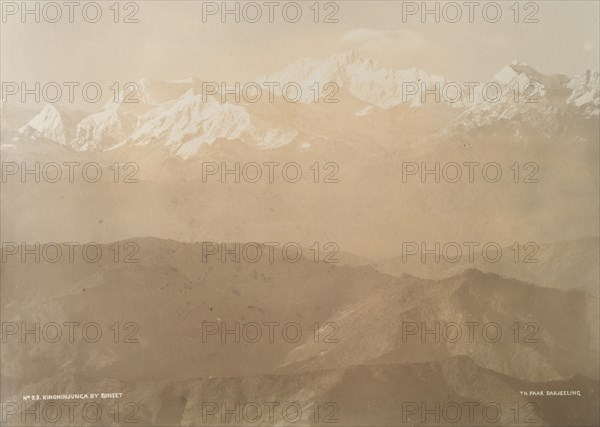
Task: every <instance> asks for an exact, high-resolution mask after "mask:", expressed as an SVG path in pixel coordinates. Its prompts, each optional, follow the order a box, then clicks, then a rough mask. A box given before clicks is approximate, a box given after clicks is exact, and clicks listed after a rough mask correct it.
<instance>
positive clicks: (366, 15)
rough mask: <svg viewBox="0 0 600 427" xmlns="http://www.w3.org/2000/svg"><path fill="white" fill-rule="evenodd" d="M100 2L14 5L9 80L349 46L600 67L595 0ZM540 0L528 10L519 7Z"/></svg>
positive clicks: (436, 66)
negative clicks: (251, 9) (437, 6)
mask: <svg viewBox="0 0 600 427" xmlns="http://www.w3.org/2000/svg"><path fill="white" fill-rule="evenodd" d="M17 3H18V4H20V3H21V2H17ZM58 3H62V2H58ZM100 3H102V4H103V13H104V14H103V17H102V19H101V20H100V22H98V23H96V24H90V23H87V22H85V21H84V20H83V19H81V12H80V11H76V12H75V21H76V22H75V23H69V22H68V21H67V17H66V15H65V16H63V19H62V20H61V21H60V22H59V23H47V22H41V23H39V24H38V23H35V22H32V19H33V18H31V17H30V18H28V19H29V22H27V23H21V22H20V18H19V16H7V17H6V18H7V22H6V23H2V24H1V26H2V29H1V36H2V39H1V44H2V46H1V47H2V51H1V55H2V57H1V63H2V64H1V72H2V76H1V77H2V80H3V81H41V82H44V81H58V82H61V81H79V82H85V81H100V82H113V81H121V82H124V81H131V80H138V79H139V78H141V77H144V76H148V77H154V78H159V79H179V78H184V77H187V76H192V75H195V76H198V77H201V78H202V79H205V80H211V81H249V80H252V79H254V78H257V77H259V76H261V75H262V74H266V73H269V72H273V71H277V70H279V69H281V68H283V67H285V66H286V65H288V64H290V63H291V62H293V61H295V60H297V59H300V58H303V57H326V56H329V55H331V54H333V53H335V52H340V51H347V50H350V49H355V50H357V51H358V52H360V53H361V54H362V55H363V56H365V57H368V58H372V59H374V60H377V61H379V62H381V63H382V64H384V65H387V66H390V67H395V68H408V67H413V66H417V67H420V68H423V69H425V70H426V71H429V72H431V73H435V74H439V75H442V76H446V77H448V78H451V79H457V80H485V81H487V80H488V79H490V78H491V77H492V76H493V75H494V74H495V72H496V71H497V70H498V69H500V68H501V67H502V66H503V65H505V64H507V63H509V62H511V61H513V60H514V59H518V60H520V61H522V62H526V63H528V64H530V65H531V66H533V67H534V68H536V69H538V70H540V71H541V72H543V73H545V74H551V73H557V72H561V73H565V74H569V75H572V74H578V73H581V72H582V71H583V70H585V69H586V68H593V69H598V68H599V65H598V63H599V46H598V39H599V38H600V35H599V31H598V28H599V22H598V15H599V6H598V5H599V3H598V2H597V1H541V2H540V1H538V2H535V3H536V4H537V5H538V6H539V11H537V13H536V15H535V18H537V19H538V20H539V23H514V22H513V18H514V15H513V11H511V10H509V6H510V5H511V4H513V3H514V2H513V1H508V2H506V1H504V2H502V1H501V2H498V3H500V4H501V5H502V11H503V16H502V18H501V19H500V21H499V22H497V23H488V22H486V21H485V20H484V19H483V17H482V13H481V7H480V8H479V9H476V10H475V14H474V19H475V22H474V23H469V22H468V16H467V14H468V9H466V7H463V8H462V11H463V13H464V14H463V18H462V19H461V21H460V22H458V23H454V24H452V23H447V22H442V23H435V22H433V16H430V17H428V22H427V23H422V22H421V19H420V15H416V16H409V17H407V22H403V19H402V16H403V15H402V7H403V6H402V3H403V2H401V1H372V0H369V1H341V2H337V4H338V5H339V11H338V12H337V14H336V17H337V18H339V21H340V22H339V23H318V24H317V23H314V22H313V16H312V11H311V10H309V6H310V5H312V4H313V3H314V2H313V1H303V2H299V3H302V8H303V17H302V19H301V20H300V21H299V22H298V23H288V22H285V21H284V20H283V19H282V18H281V12H279V10H276V12H275V15H274V16H275V20H276V22H275V23H269V22H267V19H266V12H267V9H266V8H265V7H263V11H264V12H265V15H264V16H263V20H262V21H261V22H260V23H247V22H242V23H239V24H238V23H235V22H232V19H233V18H229V19H230V21H229V22H227V23H221V22H220V18H219V17H218V16H212V17H209V18H208V22H206V23H203V22H202V4H201V3H202V2H194V1H168V2H167V1H142V2H137V4H138V5H139V12H138V13H137V15H136V17H137V18H138V19H139V21H140V22H139V23H132V24H124V23H120V24H116V23H114V22H113V21H112V12H111V11H110V10H108V6H109V5H110V4H112V3H113V2H112V1H110V2H100ZM220 3H221V2H220V1H219V2H217V5H219V4H220ZM257 3H258V4H260V5H262V3H263V2H262V1H260V2H257ZM404 3H407V2H404ZM420 3H421V2H418V4H420ZM456 3H458V4H459V5H462V4H463V3H464V2H462V1H459V2H456ZM484 3H486V2H481V4H482V5H483V4H484ZM521 3H522V7H524V3H527V2H521ZM530 3H533V2H530ZM429 4H430V5H431V7H434V6H433V2H430V3H429ZM441 4H442V5H443V2H442V3H441ZM232 7H233V6H232ZM405 7H406V6H405ZM522 7H521V9H522ZM534 7H535V6H531V5H530V6H529V9H528V10H526V11H525V10H521V14H520V19H523V18H524V16H525V15H527V14H528V13H530V12H532V11H534ZM130 10H131V9H130ZM330 10H332V9H329V11H330ZM63 11H64V12H65V14H66V11H67V9H64V10H63ZM492 11H493V10H492ZM450 12H452V15H453V14H454V11H452V10H450V9H448V13H449V14H450ZM52 13H54V12H52ZM121 13H122V14H124V12H123V11H122V12H121ZM309 13H310V15H309ZM321 13H324V12H323V10H322V11H321ZM449 16H450V15H449ZM489 16H491V17H493V16H494V13H490V14H489ZM121 17H122V15H121ZM321 17H322V16H321Z"/></svg>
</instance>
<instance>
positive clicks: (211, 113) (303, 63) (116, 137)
mask: <svg viewBox="0 0 600 427" xmlns="http://www.w3.org/2000/svg"><path fill="white" fill-rule="evenodd" d="M256 83H258V84H259V85H261V87H264V85H265V84H267V83H271V84H272V86H271V87H273V92H274V99H275V100H276V102H278V104H277V105H279V106H281V108H288V107H290V106H299V107H298V108H308V109H310V108H317V107H311V105H313V104H321V105H328V106H331V108H329V109H328V110H327V113H328V114H332V115H335V116H336V117H340V115H342V116H343V115H347V120H349V121H352V122H356V121H357V120H368V119H367V118H368V117H369V116H372V115H373V114H375V113H376V112H382V113H385V114H392V115H393V114H404V112H405V111H406V109H409V110H411V109H420V108H426V107H427V106H428V104H436V105H438V106H441V107H442V108H447V109H449V110H452V111H453V112H454V116H453V119H452V120H451V121H450V122H449V123H448V124H447V126H446V127H445V128H444V129H442V130H441V134H446V135H451V134H453V133H457V132H468V131H469V130H471V129H474V128H482V127H486V126H491V125H493V124H495V123H497V122H499V121H503V120H504V121H507V120H508V121H513V122H515V121H516V122H519V121H525V122H527V123H528V124H529V125H533V126H536V124H537V125H538V126H539V127H540V128H541V129H552V123H553V122H554V121H556V120H555V119H556V115H557V114H562V113H564V112H565V111H569V112H572V113H573V114H574V115H575V116H577V117H579V118H581V119H583V120H589V119H595V120H597V119H598V118H599V117H600V95H599V73H598V71H591V70H587V71H585V72H584V73H583V74H581V75H578V76H575V77H572V78H571V77H567V76H565V75H561V74H558V75H552V76H546V75H543V74H541V73H539V72H538V71H536V70H534V69H533V68H531V67H529V66H528V65H526V64H523V63H520V62H517V61H515V62H513V63H511V64H508V65H506V66H505V67H503V68H502V69H501V70H500V71H499V72H498V73H497V74H496V75H495V76H494V77H493V78H492V79H490V81H489V82H482V83H481V84H479V85H475V86H471V87H472V89H469V87H468V85H466V84H465V83H456V82H451V81H450V80H448V79H446V78H444V77H440V76H436V75H432V74H429V73H427V72H425V71H423V70H420V69H417V68H410V69H405V70H393V69H390V68H386V67H383V66H381V65H379V64H377V63H375V62H374V61H372V60H369V59H365V58H362V57H360V56H359V55H358V54H356V53H355V52H348V53H343V54H335V55H333V56H331V57H329V58H326V59H303V60H300V61H298V62H296V63H294V64H292V65H290V66H288V67H287V68H285V69H284V70H282V71H281V72H278V73H274V74H269V75H266V76H263V77H261V78H259V79H257V80H256ZM332 83H333V85H331V84H332ZM287 84H294V86H295V87H298V86H299V87H300V88H301V93H299V94H298V98H299V102H298V103H297V104H290V103H288V102H285V101H282V95H283V93H282V87H284V86H285V85H287ZM315 84H317V85H318V86H315ZM327 84H330V86H329V87H327ZM137 86H138V91H137V94H136V98H137V100H138V102H137V103H127V102H126V98H125V97H126V94H125V93H123V94H122V95H121V96H120V97H119V99H118V102H115V101H114V100H111V101H110V102H108V103H107V104H106V105H105V106H104V107H103V109H102V110H101V111H99V112H97V113H93V114H87V115H86V114H81V113H76V112H73V111H70V110H68V109H66V108H63V107H60V106H57V105H52V104H47V105H46V106H45V107H44V108H43V109H42V111H40V112H39V113H38V114H37V115H35V117H33V118H32V119H31V120H30V121H29V122H28V123H27V124H26V125H24V126H22V127H21V128H19V129H18V130H17V135H18V136H17V137H15V138H13V139H16V140H18V139H19V138H22V137H27V138H34V139H47V140H50V141H54V142H56V143H58V144H60V145H63V146H68V147H72V148H73V149H74V150H77V151H96V150H98V151H108V150H116V149H119V148H122V147H144V146H156V145H158V144H160V145H163V146H164V147H166V148H168V150H169V151H170V152H171V153H172V154H173V155H175V156H178V157H180V158H183V159H187V158H190V157H193V156H194V155H195V154H196V153H197V152H198V150H199V148H200V147H202V146H206V145H212V144H214V143H215V142H216V141H217V140H239V141H242V142H244V143H246V144H249V145H250V146H254V147H256V148H258V149H274V148H279V147H282V146H285V145H288V144H291V143H294V142H300V141H303V140H304V141H305V140H306V139H307V138H310V137H311V135H310V133H307V131H306V129H305V128H302V129H301V127H300V126H298V124H297V123H296V122H295V120H294V117H291V118H290V119H288V120H281V117H279V118H278V119H276V118H274V117H273V114H270V112H271V111H272V108H274V107H273V105H275V104H271V105H265V104H268V103H269V101H268V100H267V98H269V97H268V96H264V95H263V96H262V98H261V100H260V101H259V102H258V103H252V102H244V100H242V101H241V102H232V98H233V97H229V98H227V99H226V100H225V102H223V99H221V96H220V94H218V93H217V94H206V93H202V92H203V90H202V88H203V85H202V81H201V80H200V79H198V78H189V79H186V80H178V81H169V82H165V81H158V80H152V79H147V78H144V79H142V80H140V81H139V82H138V83H137ZM316 87H318V88H319V90H318V92H315V88H316ZM436 88H437V90H438V92H439V93H438V97H439V98H438V102H436V98H435V97H436V95H435V94H433V93H431V92H429V91H430V90H432V89H436ZM327 89H330V90H327ZM425 89H427V91H428V94H427V95H425V98H423V96H424V95H423V91H424V90H425ZM265 90H266V89H265ZM292 92H293V91H292ZM315 93H316V94H317V95H315ZM294 96H296V95H294ZM325 97H329V99H330V100H336V101H337V103H331V104H323V101H324V100H325ZM423 101H425V102H423ZM286 104H287V106H286ZM357 107H358V108H357ZM269 108H270V109H271V110H269ZM290 108H291V107H290ZM319 114H321V112H320V113H319ZM332 117H333V116H332ZM265 118H266V119H265ZM322 119H323V126H327V124H328V122H329V118H328V117H327V116H326V115H323V117H322ZM11 145H13V146H14V144H11ZM304 145H306V144H304Z"/></svg>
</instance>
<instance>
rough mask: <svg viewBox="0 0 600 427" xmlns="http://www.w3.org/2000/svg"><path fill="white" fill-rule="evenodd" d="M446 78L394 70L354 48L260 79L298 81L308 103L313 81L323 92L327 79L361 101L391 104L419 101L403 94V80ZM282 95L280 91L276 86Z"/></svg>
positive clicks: (437, 80) (429, 82)
mask: <svg viewBox="0 0 600 427" xmlns="http://www.w3.org/2000/svg"><path fill="white" fill-rule="evenodd" d="M445 81H446V79H444V78H443V77H440V76H435V75H431V74H429V73H427V72H425V71H423V70H420V69H418V68H410V69H405V70H393V69H390V68H386V67H383V66H381V65H379V64H377V63H376V62H374V61H372V60H370V59H364V58H362V57H361V56H360V55H358V54H357V53H356V52H354V51H350V52H346V53H340V54H335V55H332V56H330V57H329V58H325V59H303V60H300V61H297V62H295V63H294V64H292V65H290V66H288V67H287V68H285V69H284V70H282V71H281V72H278V73H275V74H270V75H267V76H265V77H263V78H262V79H260V80H259V82H277V83H279V84H280V86H283V85H285V84H288V83H297V84H298V85H300V87H301V88H302V95H303V98H302V99H301V101H303V102H306V103H309V102H311V101H312V100H313V99H314V90H315V89H314V88H315V84H317V85H318V87H319V89H320V94H321V95H322V94H323V93H324V90H323V89H324V88H325V85H326V84H327V83H335V84H336V85H337V86H338V87H339V89H344V90H346V91H348V92H349V93H350V94H351V95H352V96H354V97H356V98H358V99H359V100H361V101H364V102H367V103H369V104H372V105H375V106H377V107H380V108H384V109H387V108H391V107H395V106H397V105H400V104H403V103H408V104H409V105H411V106H417V105H421V100H420V95H406V96H403V92H407V91H406V90H405V89H406V87H405V86H404V84H406V83H412V84H416V83H418V84H424V85H425V86H426V87H430V86H432V85H434V84H436V83H439V84H442V83H444V82H445ZM276 94H277V95H279V96H281V91H280V90H279V91H277V90H276Z"/></svg>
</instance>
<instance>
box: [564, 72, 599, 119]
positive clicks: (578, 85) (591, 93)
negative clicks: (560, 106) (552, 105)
mask: <svg viewBox="0 0 600 427" xmlns="http://www.w3.org/2000/svg"><path fill="white" fill-rule="evenodd" d="M568 87H569V89H571V91H572V93H571V96H570V97H569V99H568V100H567V104H571V105H574V106H575V107H577V108H583V109H584V111H585V112H586V113H587V114H588V115H590V116H599V115H600V93H599V88H600V73H599V72H598V71H594V70H586V71H585V72H584V73H583V74H580V75H579V76H576V77H575V78H573V79H572V80H571V81H570V82H569V84H568Z"/></svg>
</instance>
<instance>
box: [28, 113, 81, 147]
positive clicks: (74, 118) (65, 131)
mask: <svg viewBox="0 0 600 427" xmlns="http://www.w3.org/2000/svg"><path fill="white" fill-rule="evenodd" d="M82 117H83V113H80V112H78V111H73V110H68V109H66V108H63V107H59V106H56V105H52V104H46V105H45V106H44V108H42V111H40V112H39V113H38V114H36V115H35V116H34V117H33V118H32V119H31V120H30V121H29V122H28V123H27V124H26V125H25V126H23V127H21V128H20V129H19V132H21V133H23V134H26V135H28V136H30V137H34V138H46V139H49V140H51V141H54V142H57V143H59V144H61V145H67V144H68V143H69V141H70V139H71V138H72V137H73V136H74V130H75V126H76V125H77V122H78V121H79V120H80V119H81V118H82Z"/></svg>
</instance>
